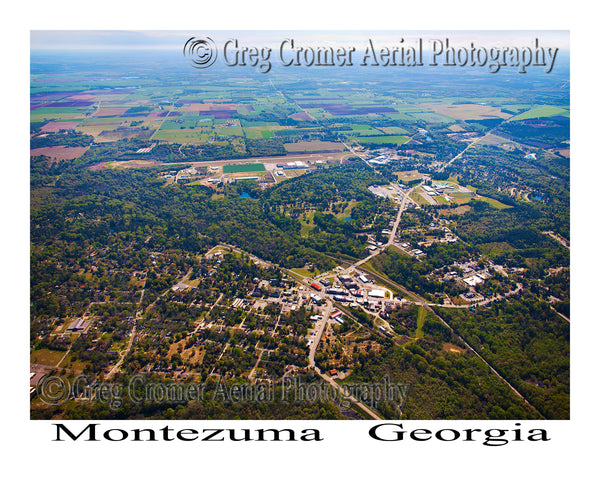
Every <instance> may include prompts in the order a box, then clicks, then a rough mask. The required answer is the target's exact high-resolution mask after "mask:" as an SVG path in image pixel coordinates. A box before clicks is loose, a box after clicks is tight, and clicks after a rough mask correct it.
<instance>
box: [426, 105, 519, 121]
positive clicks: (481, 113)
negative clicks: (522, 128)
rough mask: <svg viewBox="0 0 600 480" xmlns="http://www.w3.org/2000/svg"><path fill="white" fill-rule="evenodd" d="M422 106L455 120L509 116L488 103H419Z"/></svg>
mask: <svg viewBox="0 0 600 480" xmlns="http://www.w3.org/2000/svg"><path fill="white" fill-rule="evenodd" d="M421 106H422V107H423V108H427V109H429V110H433V111H434V112H437V113H439V114H442V115H444V116H446V117H451V118H454V119H456V120H485V119H488V118H502V119H506V118H510V114H509V113H505V112H503V111H501V110H500V109H499V108H497V107H492V106H489V105H480V104H477V103H469V104H461V105H455V104H447V103H441V104H427V103H424V104H421Z"/></svg>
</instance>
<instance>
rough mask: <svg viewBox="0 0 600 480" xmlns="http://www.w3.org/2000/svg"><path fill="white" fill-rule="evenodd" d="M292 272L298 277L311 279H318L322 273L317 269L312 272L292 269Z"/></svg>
mask: <svg viewBox="0 0 600 480" xmlns="http://www.w3.org/2000/svg"><path fill="white" fill-rule="evenodd" d="M292 272H294V273H296V274H298V275H302V276H303V277H310V278H313V277H316V276H317V275H319V274H320V273H321V272H320V271H319V270H317V269H316V268H315V269H314V271H312V272H311V271H310V270H309V269H308V268H292Z"/></svg>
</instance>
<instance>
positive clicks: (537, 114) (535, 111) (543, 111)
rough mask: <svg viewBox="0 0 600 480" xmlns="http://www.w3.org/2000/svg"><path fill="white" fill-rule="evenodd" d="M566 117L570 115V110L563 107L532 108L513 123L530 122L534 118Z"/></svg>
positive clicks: (514, 119) (544, 106) (513, 119)
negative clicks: (519, 121)
mask: <svg viewBox="0 0 600 480" xmlns="http://www.w3.org/2000/svg"><path fill="white" fill-rule="evenodd" d="M558 115H561V116H565V117H568V116H569V115H570V113H569V110H567V109H566V108H562V107H555V106H552V105H542V106H540V107H536V108H532V109H531V110H528V111H527V112H523V113H521V114H520V115H517V116H516V117H514V118H512V119H511V120H512V121H517V120H530V119H533V118H544V117H554V116H558Z"/></svg>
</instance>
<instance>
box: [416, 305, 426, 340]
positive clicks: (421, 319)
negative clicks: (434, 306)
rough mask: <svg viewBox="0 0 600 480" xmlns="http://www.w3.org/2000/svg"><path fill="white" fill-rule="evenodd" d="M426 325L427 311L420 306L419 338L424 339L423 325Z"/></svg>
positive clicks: (418, 319)
mask: <svg viewBox="0 0 600 480" xmlns="http://www.w3.org/2000/svg"><path fill="white" fill-rule="evenodd" d="M424 324H425V309H424V308H423V306H422V305H419V316H418V317H417V330H416V336H417V338H423V335H424V334H423V325H424Z"/></svg>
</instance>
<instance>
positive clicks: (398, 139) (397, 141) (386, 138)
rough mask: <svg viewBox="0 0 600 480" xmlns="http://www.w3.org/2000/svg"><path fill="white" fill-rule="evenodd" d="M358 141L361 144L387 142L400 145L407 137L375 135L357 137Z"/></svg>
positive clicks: (406, 140)
mask: <svg viewBox="0 0 600 480" xmlns="http://www.w3.org/2000/svg"><path fill="white" fill-rule="evenodd" d="M356 140H357V141H358V143H361V144H369V143H375V144H388V143H390V144H391V143H394V144H396V145H402V144H404V143H406V142H408V140H409V138H408V137H406V136H404V135H381V136H375V137H357V139H356Z"/></svg>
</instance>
